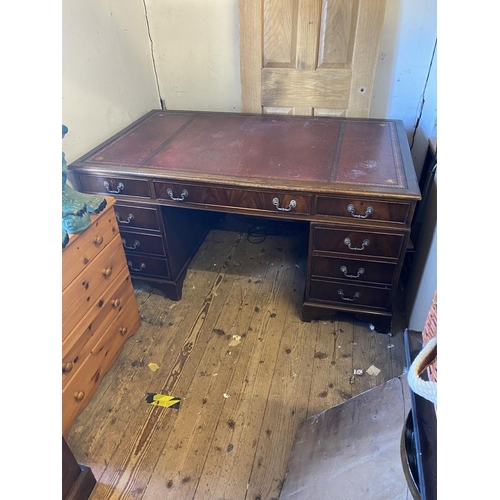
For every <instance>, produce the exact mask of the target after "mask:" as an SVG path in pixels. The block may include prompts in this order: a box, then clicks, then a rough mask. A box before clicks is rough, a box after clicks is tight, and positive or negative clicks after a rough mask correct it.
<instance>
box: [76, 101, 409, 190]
mask: <svg viewBox="0 0 500 500" xmlns="http://www.w3.org/2000/svg"><path fill="white" fill-rule="evenodd" d="M82 162H83V164H84V165H92V166H94V167H99V166H102V167H106V166H108V167H109V166H112V167H125V170H129V167H130V168H132V169H139V170H148V171H149V170H152V171H154V172H157V173H160V172H163V173H172V174H173V175H174V174H182V175H181V177H182V176H194V177H197V178H198V177H199V178H200V179H201V180H203V176H209V177H210V178H211V179H212V180H213V179H214V178H217V177H218V176H221V178H222V177H223V178H224V179H227V178H245V179H247V180H250V181H251V180H252V179H255V180H259V182H264V183H265V182H266V180H269V183H270V184H272V183H273V182H280V183H286V184H292V185H294V186H296V187H297V186H300V185H301V184H302V183H304V184H311V183H312V184H314V185H332V186H333V185H335V186H344V187H346V186H351V187H352V188H356V189H357V190H359V189H367V190H368V191H372V190H374V191H377V188H381V189H382V191H384V192H387V190H389V192H394V193H397V194H404V195H406V196H408V195H410V196H411V197H415V198H418V197H419V192H418V184H417V182H416V176H415V170H414V167H413V162H412V159H411V154H410V151H409V147H408V140H407V137H406V133H405V131H404V128H403V125H402V122H400V121H398V120H375V119H354V118H326V117H309V116H304V117H300V116H280V115H245V114H237V113H210V112H194V111H193V112H190V111H160V110H155V111H151V112H150V113H148V114H147V115H145V116H144V117H143V118H141V119H140V120H138V121H137V122H135V123H134V124H132V125H131V126H130V127H128V128H127V129H125V130H124V131H122V132H121V133H119V134H117V135H116V136H114V137H113V138H112V139H110V140H109V141H107V142H106V143H104V145H101V146H99V147H98V148H96V149H94V150H93V151H91V152H90V153H89V154H88V155H85V157H82V158H81V159H80V160H79V161H78V162H76V163H77V164H80V165H81V164H82ZM374 188H375V189H374Z"/></svg>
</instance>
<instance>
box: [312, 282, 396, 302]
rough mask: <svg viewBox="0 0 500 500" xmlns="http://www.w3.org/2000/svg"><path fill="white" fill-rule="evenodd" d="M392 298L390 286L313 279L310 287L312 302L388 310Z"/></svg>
mask: <svg viewBox="0 0 500 500" xmlns="http://www.w3.org/2000/svg"><path fill="white" fill-rule="evenodd" d="M390 299H391V289H390V288H382V287H370V286H363V285H357V284H356V285H352V284H349V283H346V282H341V281H325V280H319V279H312V280H311V285H310V288H309V300H310V301H311V302H315V301H316V302H320V303H321V302H322V303H327V304H342V305H343V306H357V307H359V306H362V307H370V308H374V309H383V310H388V309H390V306H391V303H390Z"/></svg>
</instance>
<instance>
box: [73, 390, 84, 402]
mask: <svg viewBox="0 0 500 500" xmlns="http://www.w3.org/2000/svg"><path fill="white" fill-rule="evenodd" d="M84 397H85V393H84V392H83V391H79V392H75V399H76V400H77V401H81V400H82V399H83V398H84Z"/></svg>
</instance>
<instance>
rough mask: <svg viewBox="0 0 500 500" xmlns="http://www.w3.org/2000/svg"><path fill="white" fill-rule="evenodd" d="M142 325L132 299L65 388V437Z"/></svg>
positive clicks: (63, 394) (133, 298) (63, 395)
mask: <svg viewBox="0 0 500 500" xmlns="http://www.w3.org/2000/svg"><path fill="white" fill-rule="evenodd" d="M139 325H140V316H139V311H138V309H137V306H136V304H135V297H131V298H130V299H129V301H128V302H126V303H125V304H124V306H123V308H122V310H121V311H120V312H119V313H118V316H117V317H116V318H115V321H114V322H113V324H112V325H111V326H110V327H109V328H108V329H107V331H106V332H105V334H104V335H103V336H102V337H101V338H100V339H99V341H98V342H97V344H96V345H95V346H93V347H92V349H90V352H89V353H88V355H87V356H86V357H85V358H84V359H82V360H81V365H80V368H79V369H78V370H76V373H75V375H74V376H73V377H71V379H70V380H69V381H68V383H67V384H65V386H64V388H63V391H62V405H63V419H62V420H63V422H62V423H63V435H66V434H67V433H68V431H69V429H70V428H71V424H72V423H73V421H74V419H75V418H76V417H77V415H78V414H79V413H80V412H81V411H82V410H83V408H84V407H85V406H86V405H87V404H88V403H89V401H90V399H91V398H92V396H93V395H94V394H95V392H96V390H97V387H98V386H99V383H100V382H101V379H102V377H103V376H104V374H105V373H106V372H107V371H108V370H109V369H110V368H111V366H112V365H113V363H114V362H115V361H116V358H117V357H118V355H119V353H120V350H121V347H122V345H123V343H124V342H125V341H126V340H127V339H128V338H129V337H130V336H131V335H133V334H134V333H135V332H136V331H137V329H138V328H139Z"/></svg>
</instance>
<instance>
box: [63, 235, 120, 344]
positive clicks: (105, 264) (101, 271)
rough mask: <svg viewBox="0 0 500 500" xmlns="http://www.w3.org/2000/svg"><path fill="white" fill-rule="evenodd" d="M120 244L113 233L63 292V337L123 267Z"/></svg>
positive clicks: (92, 305) (91, 306)
mask: <svg viewBox="0 0 500 500" xmlns="http://www.w3.org/2000/svg"><path fill="white" fill-rule="evenodd" d="M123 257H124V255H123V246H122V241H121V238H120V236H119V235H118V234H117V235H116V236H115V237H114V238H113V240H112V241H111V243H109V245H108V246H107V247H106V251H105V252H101V253H100V254H99V255H98V256H97V257H96V258H95V259H94V260H93V261H92V262H91V263H90V265H89V266H88V267H86V268H85V269H84V270H83V271H82V272H81V273H80V274H79V275H78V276H77V277H76V279H75V280H74V281H73V282H72V283H71V284H70V285H69V286H68V287H66V289H65V290H64V291H63V294H62V331H63V338H65V337H67V335H68V334H69V333H70V332H71V331H72V330H73V328H74V327H75V326H76V325H77V323H78V322H79V321H80V320H81V318H82V317H83V316H85V315H86V314H87V312H88V311H90V309H92V308H93V307H94V304H95V303H96V302H97V300H98V299H99V297H100V296H101V295H102V293H103V292H104V290H105V289H106V288H107V287H108V286H109V285H110V284H111V283H112V282H113V281H114V280H115V278H116V276H117V275H119V274H120V271H121V270H122V269H124V268H125V261H124V258H123Z"/></svg>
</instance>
